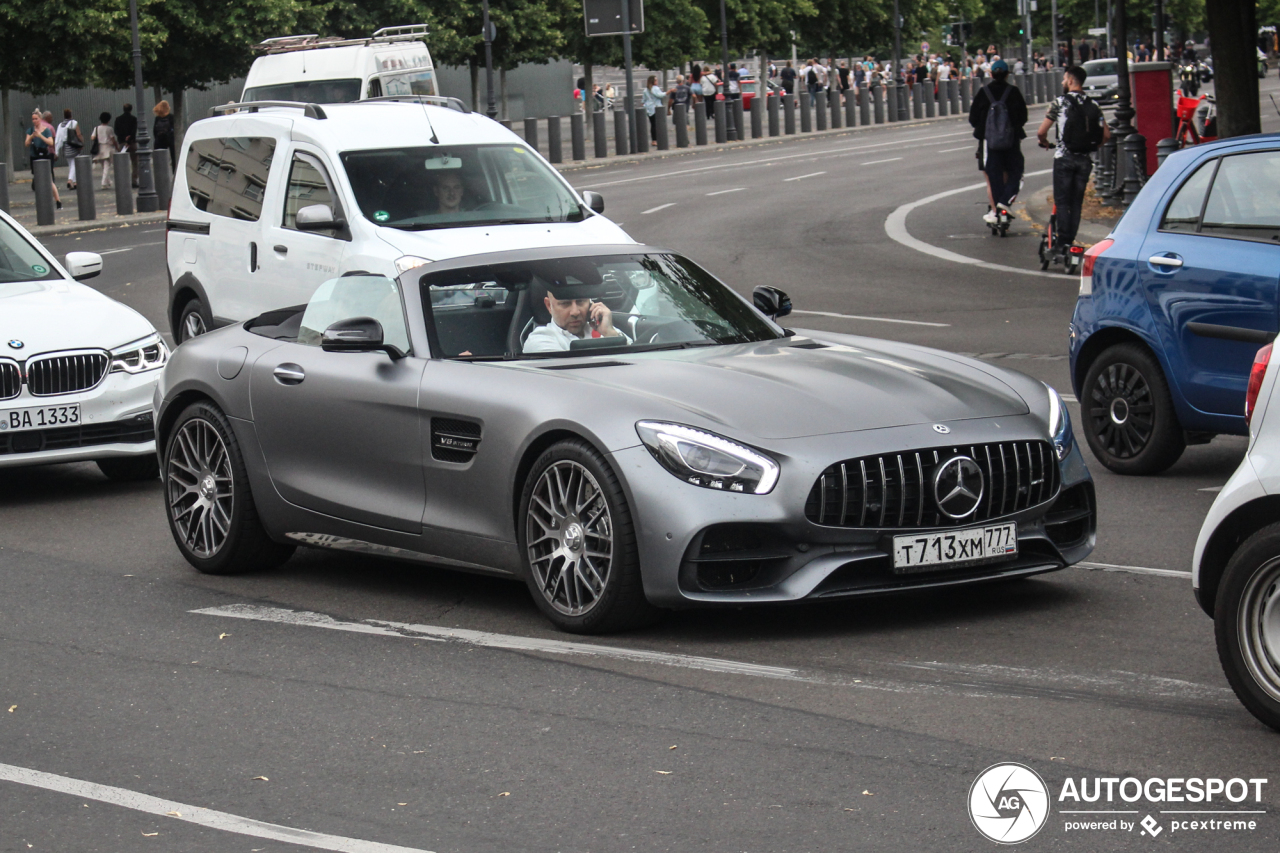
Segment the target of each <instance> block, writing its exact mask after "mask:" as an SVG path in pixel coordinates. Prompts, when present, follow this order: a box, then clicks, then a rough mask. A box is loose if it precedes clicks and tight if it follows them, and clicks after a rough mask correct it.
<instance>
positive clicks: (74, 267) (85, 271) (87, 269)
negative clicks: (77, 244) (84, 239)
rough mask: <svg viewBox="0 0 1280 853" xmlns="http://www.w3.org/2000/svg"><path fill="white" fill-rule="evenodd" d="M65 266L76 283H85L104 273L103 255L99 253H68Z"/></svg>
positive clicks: (64, 262)
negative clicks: (88, 279) (86, 280)
mask: <svg viewBox="0 0 1280 853" xmlns="http://www.w3.org/2000/svg"><path fill="white" fill-rule="evenodd" d="M63 266H65V267H66V268H67V272H68V273H70V274H71V277H72V278H74V279H75V280H76V281H84V280H85V279H87V278H93V277H94V276H96V275H98V274H99V273H100V272H102V255H99V254H98V253H97V252H67V257H66V258H65V259H64V261H63Z"/></svg>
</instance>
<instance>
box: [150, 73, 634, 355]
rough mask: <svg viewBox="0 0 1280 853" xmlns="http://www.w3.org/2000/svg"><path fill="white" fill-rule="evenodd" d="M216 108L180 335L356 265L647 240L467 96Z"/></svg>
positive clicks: (260, 307) (198, 164)
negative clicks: (612, 217)
mask: <svg viewBox="0 0 1280 853" xmlns="http://www.w3.org/2000/svg"><path fill="white" fill-rule="evenodd" d="M213 112H214V113H215V115H214V116H213V117H211V118H206V119H202V120H200V121H198V122H196V123H195V124H193V125H191V128H190V129H189V130H188V131H187V134H186V138H185V139H184V141H183V151H182V156H181V159H180V160H179V161H178V169H177V173H176V174H175V176H174V183H173V198H172V201H171V204H170V208H169V219H168V228H167V234H166V238H167V239H166V254H167V257H168V265H169V276H170V279H169V280H170V282H171V288H170V292H169V321H170V323H171V328H172V329H173V333H174V338H175V339H176V340H177V341H178V342H181V341H184V340H186V339H187V338H190V337H193V336H195V335H199V334H202V333H203V332H205V331H208V330H210V329H213V328H216V327H218V326H223V325H227V324H228V323H231V322H234V321H237V320H247V319H249V318H251V317H256V316H258V315H259V314H261V313H262V312H264V311H269V310H271V309H274V308H282V307H285V306H288V305H301V304H304V303H305V302H307V300H308V299H310V298H311V294H312V293H313V292H314V291H315V289H316V288H317V287H319V286H320V284H322V283H323V282H325V281H327V280H328V279H331V278H335V277H337V276H341V275H343V274H344V273H348V272H353V271H356V270H361V271H365V272H369V273H373V274H375V275H385V276H387V277H389V278H394V277H396V276H398V275H399V274H400V273H403V272H405V271H406V270H409V269H412V268H414V267H417V266H421V265H424V264H430V263H433V262H435V261H439V260H443V259H446V258H456V257H458V256H460V255H474V254H482V253H486V252H497V251H503V250H507V249H520V248H534V247H541V246H581V245H617V244H619V243H631V242H634V241H633V240H632V239H631V238H630V237H628V236H627V234H626V233H625V232H624V231H623V230H622V229H621V228H619V227H618V226H617V225H616V224H614V223H613V222H611V221H609V220H608V219H607V218H605V217H604V216H602V215H601V213H602V212H603V210H604V200H603V199H602V198H601V197H600V196H599V195H598V194H596V193H593V192H583V193H578V192H577V191H575V190H574V189H573V187H572V186H570V185H569V183H568V182H567V181H565V179H564V178H563V177H562V176H561V175H560V173H559V172H557V171H556V170H555V169H554V168H552V166H551V164H549V163H548V162H547V161H546V160H544V159H543V158H542V155H540V154H539V153H538V152H537V151H536V150H535V149H533V148H531V147H529V145H527V144H526V143H525V141H524V140H523V139H521V138H520V137H519V136H517V135H515V134H514V133H512V132H511V131H509V130H507V129H506V128H505V127H503V126H502V125H501V124H499V123H498V122H496V121H492V120H490V119H489V118H487V117H486V116H484V115H481V114H479V113H473V112H471V111H470V110H469V109H468V108H467V107H466V106H465V105H464V104H463V103H462V102H461V101H459V100H457V99H456V98H432V97H427V96H422V95H402V96H398V98H397V96H387V97H384V99H383V100H379V101H368V100H366V101H361V102H357V103H351V104H332V105H321V104H281V103H279V102H275V101H270V102H265V103H264V102H257V103H254V102H247V103H241V104H228V105H227V106H223V107H215V108H214V110H213ZM221 113H226V114H221Z"/></svg>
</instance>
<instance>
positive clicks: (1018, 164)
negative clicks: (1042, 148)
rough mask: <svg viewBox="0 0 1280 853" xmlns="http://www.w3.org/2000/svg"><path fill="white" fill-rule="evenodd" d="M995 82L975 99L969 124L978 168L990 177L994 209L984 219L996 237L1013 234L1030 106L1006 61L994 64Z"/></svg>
mask: <svg viewBox="0 0 1280 853" xmlns="http://www.w3.org/2000/svg"><path fill="white" fill-rule="evenodd" d="M991 78H992V80H991V82H990V83H988V84H987V85H985V86H983V87H982V88H981V89H979V90H978V93H977V94H976V95H974V98H973V105H972V106H971V107H970V108H969V124H971V125H973V135H974V137H975V138H976V139H977V140H978V153H977V157H978V168H979V169H980V170H982V171H983V172H984V173H985V174H986V176H987V201H988V204H990V209H989V210H988V211H987V213H986V215H984V216H983V217H982V220H983V222H985V223H986V224H987V227H989V228H990V229H991V232H992V233H993V234H995V233H998V234H999V235H1000V236H1001V237H1003V236H1004V235H1005V232H1006V231H1008V230H1009V223H1010V222H1011V221H1012V219H1013V214H1012V212H1011V211H1010V210H1009V205H1011V204H1013V200H1014V199H1015V198H1016V197H1017V195H1018V189H1019V187H1021V186H1022V170H1023V158H1022V145H1021V143H1022V140H1023V139H1024V138H1026V135H1027V134H1026V131H1025V130H1023V125H1025V124H1026V123H1027V102H1026V100H1025V99H1024V98H1023V97H1022V92H1021V91H1019V89H1018V87H1017V86H1015V85H1013V84H1012V83H1010V82H1009V81H1008V78H1009V65H1008V63H1006V62H1005V61H1004V60H1003V59H997V60H996V61H995V62H993V63H991Z"/></svg>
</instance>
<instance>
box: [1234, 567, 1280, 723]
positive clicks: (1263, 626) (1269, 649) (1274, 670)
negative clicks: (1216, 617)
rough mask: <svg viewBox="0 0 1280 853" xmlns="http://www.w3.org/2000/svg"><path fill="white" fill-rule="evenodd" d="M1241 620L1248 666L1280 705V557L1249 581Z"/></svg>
mask: <svg viewBox="0 0 1280 853" xmlns="http://www.w3.org/2000/svg"><path fill="white" fill-rule="evenodd" d="M1239 618H1240V652H1241V655H1242V657H1243V658H1244V665H1245V666H1246V667H1247V668H1248V670H1249V675H1250V676H1251V677H1252V678H1253V680H1254V682H1255V683H1257V685H1258V687H1260V688H1261V689H1262V690H1263V691H1265V692H1266V693H1267V695H1268V696H1270V697H1271V698H1272V699H1273V700H1275V701H1277V702H1280V557H1277V558H1274V559H1272V560H1269V561H1268V562H1266V563H1264V564H1263V565H1262V566H1261V567H1260V568H1259V569H1258V570H1257V571H1255V572H1254V573H1253V577H1251V578H1249V581H1248V583H1247V584H1246V585H1245V589H1244V594H1243V596H1241V600H1240V616H1239Z"/></svg>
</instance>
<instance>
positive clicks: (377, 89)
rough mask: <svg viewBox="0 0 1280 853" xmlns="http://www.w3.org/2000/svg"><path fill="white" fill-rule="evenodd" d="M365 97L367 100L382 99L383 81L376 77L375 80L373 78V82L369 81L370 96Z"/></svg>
mask: <svg viewBox="0 0 1280 853" xmlns="http://www.w3.org/2000/svg"><path fill="white" fill-rule="evenodd" d="M365 97H367V98H381V97H382V81H381V80H379V79H378V78H377V77H375V78H373V79H372V80H370V81H369V94H368V95H366V96H365Z"/></svg>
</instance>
